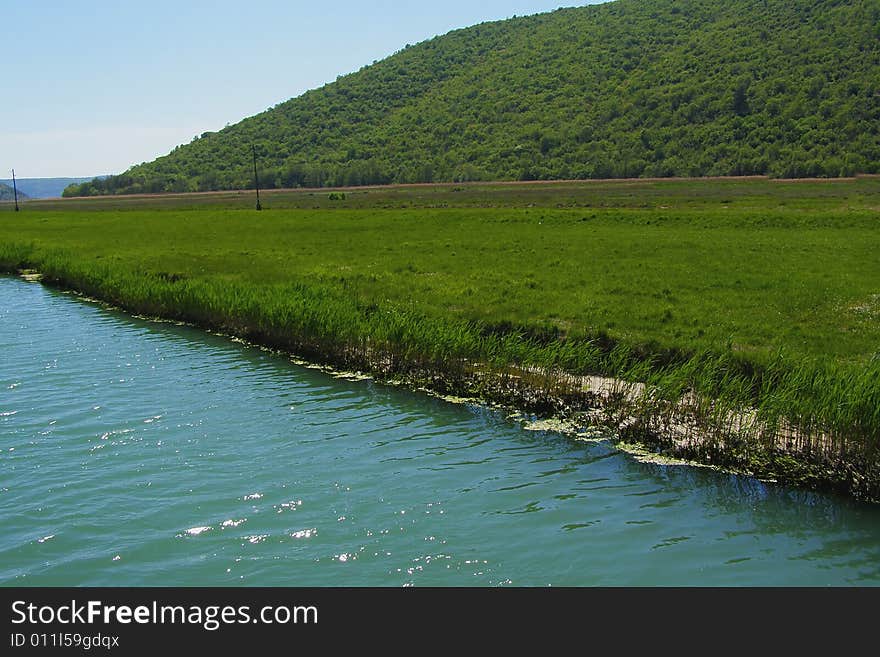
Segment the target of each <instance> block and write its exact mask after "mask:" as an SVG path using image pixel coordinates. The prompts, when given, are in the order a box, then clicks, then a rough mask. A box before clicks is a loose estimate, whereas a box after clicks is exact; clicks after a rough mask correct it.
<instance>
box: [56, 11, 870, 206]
mask: <svg viewBox="0 0 880 657" xmlns="http://www.w3.org/2000/svg"><path fill="white" fill-rule="evenodd" d="M878 130H880V0H690V1H688V2H681V1H675V0H616V1H615V2H610V3H607V4H604V5H595V6H588V7H581V8H572V9H560V10H558V11H555V12H552V13H548V14H539V15H536V16H528V17H521V18H513V19H510V20H506V21H500V22H494V23H484V24H481V25H476V26H474V27H470V28H467V29H462V30H457V31H454V32H451V33H449V34H447V35H445V36H441V37H436V38H434V39H431V40H429V41H425V42H423V43H420V44H418V45H415V46H407V47H405V48H404V49H403V50H401V51H399V52H397V53H396V54H394V55H393V56H391V57H389V58H387V59H385V60H383V61H381V62H378V63H375V64H373V65H372V66H367V67H365V68H362V69H361V70H360V71H358V72H356V73H353V74H351V75H347V76H344V77H341V78H339V79H337V80H336V82H333V83H331V84H327V85H326V86H324V87H321V88H320V89H316V90H313V91H309V92H307V93H305V94H303V95H302V96H299V97H297V98H294V99H291V100H288V101H286V102H284V103H281V104H279V105H277V106H276V107H274V108H272V109H270V110H268V111H266V112H263V113H262V114H258V115H257V116H254V117H251V118H249V119H245V120H244V121H241V122H240V123H238V124H235V125H232V126H229V127H227V128H225V129H224V130H221V131H219V132H216V133H205V134H203V135H201V137H199V138H197V139H194V140H193V142H192V143H190V144H187V145H184V146H179V147H177V148H175V149H174V151H172V152H171V153H170V154H169V155H166V156H164V157H161V158H159V159H157V160H155V161H154V162H150V163H145V164H141V165H138V166H135V167H132V168H131V169H130V170H129V171H127V172H126V173H124V174H122V175H119V176H115V177H111V178H109V179H107V180H104V181H95V182H92V183H86V184H83V185H81V186H72V187H71V188H69V189H68V190H67V191H66V194H68V195H72V194H91V193H117V192H161V191H191V190H211V189H230V188H246V187H252V186H253V180H252V166H253V164H252V159H251V157H252V156H251V144H255V145H256V148H257V154H258V157H259V163H260V169H261V180H260V182H261V186H266V187H295V186H322V185H325V186H326V185H358V184H373V183H392V182H428V181H453V180H454V181H463V180H479V179H496V180H504V179H507V180H511V179H552V178H606V177H633V176H678V175H685V176H706V175H740V174H768V175H772V176H780V177H804V176H840V175H848V174H853V173H859V172H863V173H872V172H878V171H880V139H878Z"/></svg>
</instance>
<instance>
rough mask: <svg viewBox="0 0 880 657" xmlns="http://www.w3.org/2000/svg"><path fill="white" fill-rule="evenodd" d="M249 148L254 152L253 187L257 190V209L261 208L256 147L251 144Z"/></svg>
mask: <svg viewBox="0 0 880 657" xmlns="http://www.w3.org/2000/svg"><path fill="white" fill-rule="evenodd" d="M251 150H252V151H253V153H254V187H255V188H256V190H257V210H262V209H263V207H262V206H261V205H260V180H259V178H257V147H256V146H254V145H253V144H251Z"/></svg>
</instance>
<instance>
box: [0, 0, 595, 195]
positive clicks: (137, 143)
mask: <svg viewBox="0 0 880 657" xmlns="http://www.w3.org/2000/svg"><path fill="white" fill-rule="evenodd" d="M597 2H598V0H592V1H589V0H441V1H440V2H426V1H424V0H419V1H414V0H413V1H411V0H394V1H391V0H374V1H367V2H363V1H361V2H355V1H352V0H336V1H334V2H320V1H315V0H310V1H309V2H299V1H292V0H287V1H284V0H249V1H244V2H242V1H241V0H238V1H236V2H232V1H230V0H212V1H208V0H176V1H170V0H151V1H150V2H133V1H129V0H94V1H92V2H72V1H70V0H0V25H2V26H3V31H2V36H0V61H2V69H0V70H2V74H0V81H2V82H0V178H8V177H9V176H10V174H9V170H10V169H13V168H14V169H15V173H16V176H18V177H21V178H41V177H65V176H71V177H73V176H94V175H99V174H105V173H120V172H122V171H124V170H125V169H127V168H128V167H130V166H131V165H133V164H138V163H140V162H144V161H149V160H152V159H154V158H156V157H158V156H160V155H164V154H165V153H167V152H168V151H170V150H171V149H172V148H174V146H176V145H178V144H182V143H187V142H189V141H190V140H191V139H192V138H193V137H194V136H195V135H197V134H201V133H203V132H205V131H207V130H218V129H220V128H222V127H223V126H225V125H226V124H228V123H236V122H238V121H240V120H241V119H243V118H245V117H248V116H252V115H254V114H256V113H258V112H261V111H263V110H265V109H267V108H269V107H272V106H274V105H276V104H277V103H279V102H282V101H284V100H287V99H288V98H291V97H293V96H298V95H300V94H301V93H303V92H304V91H307V90H309V89H313V88H315V87H319V86H321V85H323V84H325V83H327V82H332V81H333V80H335V79H336V77H337V76H339V75H344V74H346V73H351V72H353V71H356V70H358V69H359V68H361V67H362V66H364V65H367V64H371V63H372V62H373V61H376V60H379V59H383V58H384V57H387V56H388V55H391V54H392V53H394V52H395V51H397V50H400V49H401V48H402V47H403V46H405V45H406V44H408V43H409V44H415V43H418V42H420V41H423V40H425V39H429V38H431V37H433V36H436V35H438V34H445V33H446V32H449V31H450V30H453V29H456V28H460V27H467V26H469V25H474V24H476V23H480V22H483V21H488V20H498V19H503V18H510V17H511V16H513V15H517V16H523V15H528V14H535V13H538V12H545V11H552V10H554V9H557V8H559V7H560V6H577V5H585V4H597Z"/></svg>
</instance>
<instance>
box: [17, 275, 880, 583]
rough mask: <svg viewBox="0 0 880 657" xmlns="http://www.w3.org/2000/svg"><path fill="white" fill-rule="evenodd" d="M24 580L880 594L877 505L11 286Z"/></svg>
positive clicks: (31, 288) (20, 548)
mask: <svg viewBox="0 0 880 657" xmlns="http://www.w3.org/2000/svg"><path fill="white" fill-rule="evenodd" d="M0 530H2V531H0V584H2V585H5V586H16V585H18V586H48V585H59V586H68V585H95V586H123V585H131V586H140V585H157V586H183V585H187V586H190V585H193V586H194V585H244V586H404V585H415V586H471V585H473V586H495V585H514V586H546V585H553V586H592V585H611V586H625V585H635V586H641V585H697V586H703V585H711V586H719V585H720V586H738V585H770V586H775V585H795V586H799V585H810V586H817V585H818V586H821V585H869V584H870V585H876V584H878V583H880V508H878V507H877V506H871V505H862V504H858V503H856V502H853V501H850V500H846V499H839V498H834V497H829V496H824V495H817V494H812V493H807V492H800V491H793V490H789V489H784V488H779V487H774V486H769V485H765V484H762V483H760V482H758V481H755V480H753V479H749V478H742V477H736V476H731V475H726V474H721V473H716V472H713V471H710V470H706V469H696V468H689V467H683V466H660V465H653V464H645V463H639V462H638V461H636V460H634V459H633V458H632V457H630V456H628V455H626V454H623V453H621V452H618V451H617V450H615V449H614V448H613V447H611V446H610V445H608V444H605V443H585V442H578V441H575V440H572V439H569V438H565V437H563V436H561V435H559V434H556V433H552V432H544V431H530V430H527V429H526V428H524V426H523V425H522V424H521V423H519V422H517V421H514V420H511V419H509V418H507V417H506V416H505V415H504V414H502V413H500V412H498V411H494V410H488V409H485V408H481V407H478V406H470V405H462V404H452V403H448V402H446V401H443V400H440V399H435V398H432V397H428V396H426V395H424V394H419V393H414V392H409V391H406V390H401V389H397V388H394V387H390V386H384V385H378V384H375V383H373V382H371V381H349V380H344V379H339V378H334V377H332V376H330V375H328V374H325V373H323V372H320V371H316V370H312V369H307V368H303V367H300V366H297V365H295V364H293V363H291V362H290V361H289V360H288V359H285V358H284V357H282V356H279V355H276V354H272V353H269V352H266V351H263V350H260V349H258V348H255V347H252V346H247V345H244V344H240V343H236V342H233V341H232V340H229V339H227V338H223V337H219V336H212V335H209V334H206V333H204V332H202V331H199V330H197V329H193V328H189V327H182V326H175V325H172V324H167V323H155V322H148V321H143V320H139V319H133V318H130V317H127V316H125V315H124V314H121V313H118V312H115V311H108V310H106V309H103V308H101V307H99V306H97V305H95V304H91V303H87V302H84V301H81V300H79V299H77V298H76V297H73V296H71V295H66V294H61V293H58V292H54V291H51V290H47V289H46V288H44V287H42V286H40V285H38V284H34V283H25V282H22V281H19V280H17V279H12V278H8V277H5V278H4V277H0Z"/></svg>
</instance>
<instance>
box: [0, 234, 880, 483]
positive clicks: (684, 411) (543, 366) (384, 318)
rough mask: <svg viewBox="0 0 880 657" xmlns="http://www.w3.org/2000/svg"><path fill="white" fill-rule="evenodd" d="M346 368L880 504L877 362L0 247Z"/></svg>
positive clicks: (55, 280) (141, 309) (148, 308)
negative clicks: (644, 339)
mask: <svg viewBox="0 0 880 657" xmlns="http://www.w3.org/2000/svg"><path fill="white" fill-rule="evenodd" d="M25 268H28V269H36V270H38V271H39V272H41V273H42V275H43V281H44V282H45V283H47V284H50V285H55V286H58V287H62V288H67V289H71V290H75V291H77V292H79V293H81V294H84V295H86V296H89V297H93V298H96V299H99V300H102V301H104V302H107V303H109V304H112V305H114V306H117V307H119V308H122V309H124V310H126V311H129V312H132V313H136V314H139V315H147V316H153V317H159V318H164V319H171V320H177V321H182V322H187V323H191V324H195V325H197V326H200V327H203V328H206V329H210V330H212V331H217V332H222V333H226V334H230V335H235V336H238V337H241V338H244V339H247V340H250V341H253V342H255V343H259V344H262V345H265V346H267V347H271V348H274V349H279V350H283V351H285V352H289V353H291V354H295V355H296V356H299V357H301V358H305V359H308V360H310V361H313V362H316V363H319V364H323V365H328V366H333V367H337V368H341V369H346V370H356V371H361V372H369V373H371V374H372V375H373V376H375V377H378V378H380V379H394V380H400V381H405V382H407V383H408V384H411V385H414V386H417V387H426V388H429V389H431V390H433V391H436V392H438V393H443V394H455V395H461V396H475V397H479V398H481V399H484V400H486V401H491V402H497V403H502V404H505V405H509V406H513V407H517V408H519V409H523V410H526V411H528V412H531V413H535V414H537V415H541V416H562V417H565V418H568V419H569V420H571V421H573V422H580V423H582V424H590V425H596V424H601V425H605V426H610V427H612V428H614V429H616V430H617V431H618V432H619V435H620V437H621V439H622V440H625V441H637V442H641V443H647V444H649V445H652V446H653V447H654V449H655V450H656V451H658V452H661V453H664V454H667V455H672V456H678V457H685V458H689V459H693V460H696V461H700V462H703V463H711V464H714V465H718V466H723V467H726V468H733V469H735V470H738V471H742V472H747V473H750V474H753V475H756V476H760V477H763V478H769V479H776V480H779V481H782V482H787V483H791V484H795V485H798V486H804V487H809V488H814V489H826V490H833V491H838V492H842V493H847V494H850V495H853V496H855V497H857V498H860V499H866V500H880V450H878V441H880V361H878V360H877V359H874V360H871V361H869V362H867V363H854V362H840V361H832V360H829V359H822V358H819V357H807V356H797V357H796V356H794V355H791V354H789V353H786V352H784V351H782V350H780V351H779V352H777V353H776V354H774V355H772V356H771V357H769V358H766V359H764V360H763V361H760V362H757V361H754V360H749V359H747V358H744V357H743V356H742V355H741V354H736V353H734V352H731V351H713V350H710V349H702V350H699V351H696V352H693V353H687V352H683V351H670V350H668V349H659V348H656V349H652V348H651V347H649V346H646V345H629V344H624V343H622V342H618V341H615V340H612V339H610V338H608V336H606V335H596V336H589V335H585V336H583V337H580V338H565V337H564V336H558V335H548V334H547V333H546V332H543V333H542V332H541V331H534V330H529V329H526V328H521V327H517V326H513V325H509V326H502V327H499V326H497V325H495V326H490V325H487V324H485V323H481V322H478V321H473V320H471V321H468V320H464V319H460V318H455V317H445V318H444V317H439V318H438V317H435V316H427V315H425V314H424V313H422V312H420V311H418V310H416V309H413V308H409V307H406V306H404V305H400V304H394V303H386V304H377V303H375V302H369V303H365V302H363V301H361V300H359V299H357V298H355V297H352V296H350V295H346V294H345V293H344V291H343V290H341V289H340V288H339V287H338V286H333V285H329V284H321V283H319V282H314V281H309V282H303V281H293V280H292V281H288V282H285V283H266V284H259V283H255V282H253V281H239V280H235V279H233V278H223V277H217V276H207V277H197V276H191V275H187V274H185V273H180V272H168V271H159V272H156V271H149V270H146V269H137V268H134V269H133V268H130V267H128V266H127V265H126V264H125V263H120V262H116V261H105V260H98V261H96V260H88V259H85V258H83V257H78V256H77V255H75V254H74V253H71V252H70V251H66V250H51V249H44V248H38V247H36V246H35V245H33V244H27V243H5V244H0V270H3V271H6V272H15V271H19V270H21V269H25Z"/></svg>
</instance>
